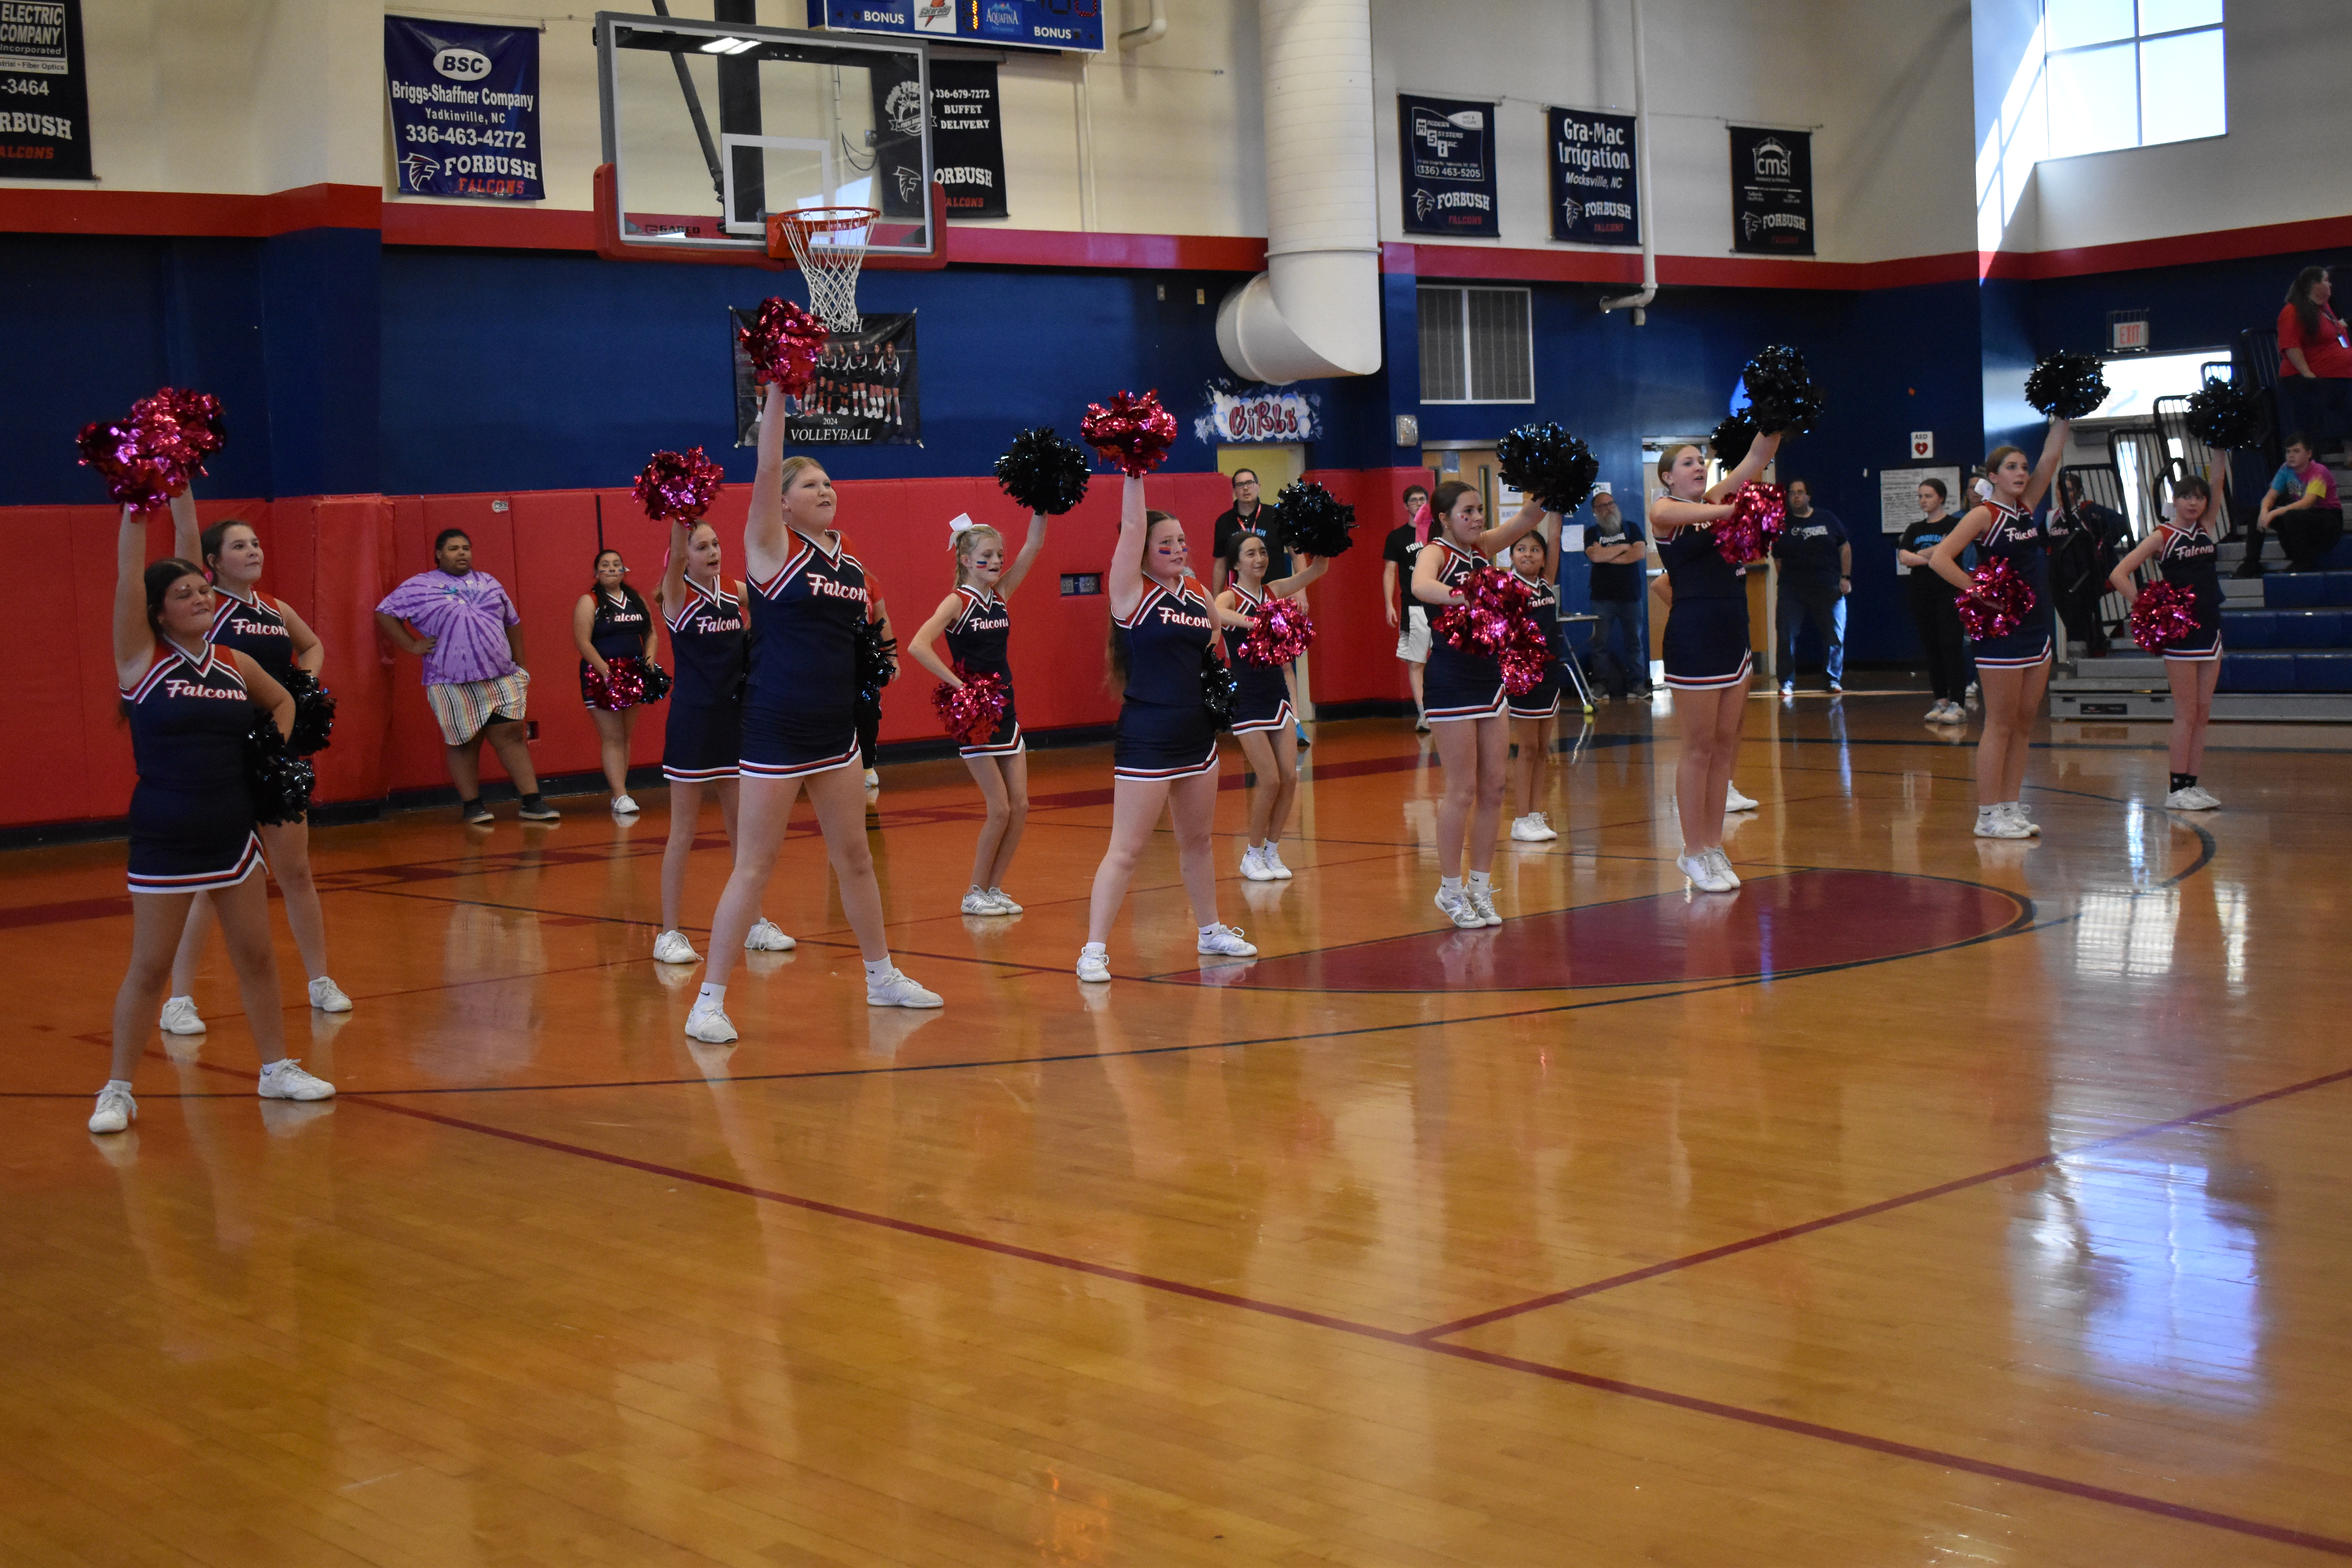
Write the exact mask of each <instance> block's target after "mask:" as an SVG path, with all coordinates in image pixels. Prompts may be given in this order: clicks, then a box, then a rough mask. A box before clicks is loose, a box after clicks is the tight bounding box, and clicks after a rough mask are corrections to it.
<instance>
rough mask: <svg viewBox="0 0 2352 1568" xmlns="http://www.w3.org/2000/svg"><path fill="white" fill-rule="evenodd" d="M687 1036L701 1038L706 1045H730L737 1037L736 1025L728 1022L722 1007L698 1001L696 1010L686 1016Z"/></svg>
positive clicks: (695, 1038) (693, 1038)
mask: <svg viewBox="0 0 2352 1568" xmlns="http://www.w3.org/2000/svg"><path fill="white" fill-rule="evenodd" d="M686 1037H687V1038H688V1039H689V1040H700V1041H701V1042H702V1043H703V1044H704V1045H706V1046H724V1045H730V1044H732V1043H733V1041H734V1039H735V1026H734V1025H733V1024H731V1023H730V1022H728V1020H727V1015H726V1013H725V1012H724V1011H722V1010H721V1009H720V1008H719V1007H717V1006H714V1005H711V1004H709V1003H707V1002H700V1001H698V1002H696V1003H695V1005H694V1011H692V1012H691V1013H688V1015H687V1016H686Z"/></svg>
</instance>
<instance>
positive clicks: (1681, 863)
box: [1675, 849, 1731, 893]
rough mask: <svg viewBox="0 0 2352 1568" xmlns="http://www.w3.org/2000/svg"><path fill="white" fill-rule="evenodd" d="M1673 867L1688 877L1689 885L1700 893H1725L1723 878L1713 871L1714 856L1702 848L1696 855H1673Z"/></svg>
mask: <svg viewBox="0 0 2352 1568" xmlns="http://www.w3.org/2000/svg"><path fill="white" fill-rule="evenodd" d="M1675 869H1676V870H1678V871H1680V872H1681V873H1682V874H1683V875H1684V876H1685V877H1688V878H1689V879H1690V882H1691V886H1692V887H1694V888H1696V889H1698V890H1699V891H1700V892H1702V893H1727V892H1730V891H1731V889H1729V888H1727V887H1725V886H1724V885H1723V879H1722V878H1720V877H1718V876H1717V875H1716V873H1715V857H1714V856H1712V855H1710V854H1708V853H1707V852H1706V850H1704V849H1702V850H1700V851H1699V852H1698V853H1697V854H1696V855H1677V856H1675Z"/></svg>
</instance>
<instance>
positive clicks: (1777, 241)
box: [1731, 125, 1813, 256]
mask: <svg viewBox="0 0 2352 1568" xmlns="http://www.w3.org/2000/svg"><path fill="white" fill-rule="evenodd" d="M1731 248H1732V249H1734V250H1736V251H1739V252H1741V253H1743V254H1745V255H1749V256H1811V254H1812V253H1813V136H1812V132H1810V131H1764V130H1759V129H1757V128H1756V127H1754V126H1748V125H1735V126H1733V127H1731Z"/></svg>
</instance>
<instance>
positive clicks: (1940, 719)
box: [1927, 697, 1951, 724]
mask: <svg viewBox="0 0 2352 1568" xmlns="http://www.w3.org/2000/svg"><path fill="white" fill-rule="evenodd" d="M1948 706H1950V705H1949V704H1948V703H1947V702H1946V701H1945V700H1943V699H1942V698H1940V697H1939V698H1937V700H1936V705H1935V706H1934V707H1932V708H1930V709H1928V710H1927V722H1928V723H1930V724H1944V723H1948V722H1950V721H1951V716H1950V715H1949V714H1948V713H1947V712H1946V711H1945V709H1946V708H1948Z"/></svg>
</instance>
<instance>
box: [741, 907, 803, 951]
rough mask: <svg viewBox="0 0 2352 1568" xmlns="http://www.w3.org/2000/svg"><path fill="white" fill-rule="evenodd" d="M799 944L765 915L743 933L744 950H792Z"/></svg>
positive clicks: (753, 922)
mask: <svg viewBox="0 0 2352 1568" xmlns="http://www.w3.org/2000/svg"><path fill="white" fill-rule="evenodd" d="M799 945H800V943H798V942H794V941H793V939H792V938H791V937H788V936H786V935H785V934H784V933H783V930H782V927H780V926H778V925H777V924H776V922H775V921H772V920H770V919H769V918H768V917H767V916H765V915H761V917H760V918H759V919H758V920H756V921H752V922H751V930H750V931H745V932H744V933H743V951H745V952H792V950H793V948H795V947H798V946H799Z"/></svg>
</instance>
